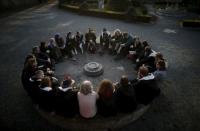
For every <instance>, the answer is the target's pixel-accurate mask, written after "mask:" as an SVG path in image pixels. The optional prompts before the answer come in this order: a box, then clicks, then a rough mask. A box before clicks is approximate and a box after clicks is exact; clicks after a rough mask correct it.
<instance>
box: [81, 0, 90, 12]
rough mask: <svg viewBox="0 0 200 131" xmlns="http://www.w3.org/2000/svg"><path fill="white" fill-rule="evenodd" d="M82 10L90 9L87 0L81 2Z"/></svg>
mask: <svg viewBox="0 0 200 131" xmlns="http://www.w3.org/2000/svg"><path fill="white" fill-rule="evenodd" d="M79 9H80V10H88V9H89V5H88V3H87V1H84V2H83V3H81V4H80V6H79Z"/></svg>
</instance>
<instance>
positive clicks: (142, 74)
mask: <svg viewBox="0 0 200 131" xmlns="http://www.w3.org/2000/svg"><path fill="white" fill-rule="evenodd" d="M148 74H149V69H148V68H147V67H146V66H144V65H143V66H140V68H139V70H138V77H139V79H140V78H142V77H145V76H147V75H148Z"/></svg>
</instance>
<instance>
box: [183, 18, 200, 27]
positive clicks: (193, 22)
mask: <svg viewBox="0 0 200 131" xmlns="http://www.w3.org/2000/svg"><path fill="white" fill-rule="evenodd" d="M181 25H182V27H200V20H183V21H181Z"/></svg>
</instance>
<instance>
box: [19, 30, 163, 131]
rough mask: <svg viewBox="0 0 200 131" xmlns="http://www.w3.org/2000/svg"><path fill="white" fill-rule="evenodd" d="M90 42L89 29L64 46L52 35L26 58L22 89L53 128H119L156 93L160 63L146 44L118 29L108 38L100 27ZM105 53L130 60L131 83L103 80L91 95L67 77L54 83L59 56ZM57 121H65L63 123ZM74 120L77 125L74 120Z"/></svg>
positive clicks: (87, 88) (126, 79) (90, 86)
mask: <svg viewBox="0 0 200 131" xmlns="http://www.w3.org/2000/svg"><path fill="white" fill-rule="evenodd" d="M96 39H97V38H96V34H95V32H94V30H92V29H89V31H88V33H86V34H85V36H84V35H83V34H81V33H80V32H76V34H75V35H74V34H73V33H72V32H69V33H67V36H66V40H65V41H64V39H63V38H62V37H61V35H60V34H59V33H58V34H56V35H55V37H54V38H51V39H50V40H49V42H48V43H46V42H41V43H40V45H39V46H35V47H33V48H32V52H31V54H29V55H27V57H26V59H25V62H24V68H23V71H22V76H21V79H22V84H23V87H24V89H25V90H26V91H27V93H28V95H29V96H30V97H31V99H32V101H33V103H34V104H36V105H37V106H36V107H39V108H37V109H40V110H39V112H40V114H41V115H43V116H44V117H45V118H48V119H49V120H51V121H54V120H55V119H53V118H52V117H57V118H58V119H59V120H58V121H60V122H59V123H64V124H66V125H67V123H69V124H68V125H70V124H71V125H72V127H75V125H80V126H79V127H84V126H83V125H82V124H81V122H83V121H84V120H85V119H90V121H93V122H90V123H93V124H94V122H95V121H96V122H98V123H99V124H94V125H95V126H96V127H98V128H99V129H100V128H104V127H105V128H107V129H108V128H114V127H119V126H123V125H124V124H127V123H130V122H132V121H134V120H135V119H137V118H138V117H139V116H141V115H142V114H143V113H144V112H145V111H146V109H147V108H148V107H149V104H150V103H151V102H152V101H153V100H154V99H155V98H156V97H157V96H158V95H159V94H160V88H159V86H158V83H159V82H161V81H162V80H163V79H164V78H165V77H166V60H165V59H164V58H163V55H162V54H161V53H159V52H155V51H153V50H152V49H151V47H150V45H149V43H148V42H147V41H141V40H140V39H139V37H133V36H132V35H131V34H129V33H127V32H124V33H122V32H121V31H120V30H119V29H116V30H114V32H113V34H111V33H110V32H109V31H108V30H106V29H105V28H104V29H103V31H102V34H101V35H100V42H99V43H98V42H96ZM105 51H108V52H109V54H110V55H113V56H116V57H115V58H117V59H119V58H128V59H130V60H131V61H133V63H135V64H136V66H135V69H136V70H138V73H137V78H135V79H131V78H129V77H128V76H126V75H123V76H121V79H120V81H119V82H117V83H113V82H112V81H110V80H108V79H104V80H102V81H100V82H99V83H100V84H99V87H98V88H97V91H94V90H93V84H92V82H91V81H88V80H85V81H83V82H82V83H81V85H80V87H76V85H77V84H76V82H75V80H73V79H72V77H73V76H68V75H66V76H65V77H64V78H63V80H62V81H61V82H59V80H58V79H57V78H55V76H54V70H55V64H56V63H59V62H61V60H62V59H63V57H66V56H67V57H68V58H69V59H72V60H75V59H73V58H74V56H75V55H76V54H77V53H81V54H83V53H86V52H88V53H91V54H94V53H99V54H100V55H103V54H104V53H105ZM133 68H134V67H133ZM141 105H143V106H141ZM41 109H42V110H41ZM47 112H49V113H47ZM47 114H54V115H47ZM97 114H98V115H97ZM96 115H97V116H96ZM77 116H80V117H77ZM131 116H132V117H131ZM62 117H66V118H70V119H65V120H63V119H62ZM101 117H106V119H112V121H110V122H108V121H106V123H107V124H105V122H103V123H102V122H99V121H98V120H99V118H101ZM72 118H73V119H72ZM75 118H76V120H77V121H78V122H77V121H74V119H75ZM78 118H79V120H78ZM115 118H116V119H115ZM62 120H63V122H61V121H62ZM103 121H104V120H103ZM73 122H74V123H73ZM79 122H80V123H79ZM81 125H82V126H81ZM85 128H86V127H85ZM87 128H88V127H87Z"/></svg>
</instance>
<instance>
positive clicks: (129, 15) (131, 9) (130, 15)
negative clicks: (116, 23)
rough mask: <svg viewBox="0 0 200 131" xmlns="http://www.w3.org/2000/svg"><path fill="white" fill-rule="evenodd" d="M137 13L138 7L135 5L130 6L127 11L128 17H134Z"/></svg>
mask: <svg viewBox="0 0 200 131" xmlns="http://www.w3.org/2000/svg"><path fill="white" fill-rule="evenodd" d="M135 15H137V14H136V9H135V8H134V7H133V6H130V7H129V8H128V9H127V11H126V16H127V17H132V16H135Z"/></svg>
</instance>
